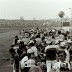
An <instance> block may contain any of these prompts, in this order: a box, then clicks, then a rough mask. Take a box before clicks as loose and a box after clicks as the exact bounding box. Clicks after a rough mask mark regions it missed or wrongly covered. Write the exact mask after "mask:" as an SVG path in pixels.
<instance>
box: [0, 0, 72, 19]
mask: <svg viewBox="0 0 72 72" xmlns="http://www.w3.org/2000/svg"><path fill="white" fill-rule="evenodd" d="M69 8H71V9H69ZM60 11H64V13H65V16H64V17H69V18H71V13H72V0H0V19H19V18H20V17H21V16H23V17H24V19H28V20H30V19H33V18H34V17H35V18H36V19H56V18H58V14H59V12H60Z"/></svg>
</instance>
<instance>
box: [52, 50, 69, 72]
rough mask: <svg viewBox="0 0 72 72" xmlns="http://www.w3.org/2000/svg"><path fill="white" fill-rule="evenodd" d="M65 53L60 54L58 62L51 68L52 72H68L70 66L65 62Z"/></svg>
mask: <svg viewBox="0 0 72 72" xmlns="http://www.w3.org/2000/svg"><path fill="white" fill-rule="evenodd" d="M65 57H66V53H65V52H64V51H62V52H60V54H59V62H56V63H55V64H54V66H53V69H52V71H53V72H60V71H66V72H68V71H69V70H70V64H69V63H68V62H66V61H65Z"/></svg>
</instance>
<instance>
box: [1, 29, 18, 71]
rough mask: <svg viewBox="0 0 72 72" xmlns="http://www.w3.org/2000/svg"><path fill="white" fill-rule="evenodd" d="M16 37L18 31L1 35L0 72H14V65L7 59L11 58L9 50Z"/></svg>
mask: <svg viewBox="0 0 72 72" xmlns="http://www.w3.org/2000/svg"><path fill="white" fill-rule="evenodd" d="M15 35H18V31H16V30H12V31H8V32H6V33H0V72H13V71H12V65H11V64H10V63H9V61H8V60H7V59H9V58H10V55H9V52H8V50H9V48H10V45H11V44H12V42H13V38H14V36H15Z"/></svg>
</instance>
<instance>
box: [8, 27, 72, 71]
mask: <svg viewBox="0 0 72 72" xmlns="http://www.w3.org/2000/svg"><path fill="white" fill-rule="evenodd" d="M71 35H72V34H71V32H69V31H64V30H63V29H60V30H56V29H51V30H42V29H39V28H37V29H35V30H34V29H27V30H22V31H21V32H20V33H19V34H18V35H16V36H15V38H14V40H13V43H12V45H11V48H10V49H9V52H10V54H11V63H13V71H14V72H64V71H66V72H70V71H71V67H72V36H71Z"/></svg>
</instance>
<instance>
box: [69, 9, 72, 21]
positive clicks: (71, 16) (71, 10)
mask: <svg viewBox="0 0 72 72" xmlns="http://www.w3.org/2000/svg"><path fill="white" fill-rule="evenodd" d="M69 10H71V20H70V21H71V22H72V8H69Z"/></svg>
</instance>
